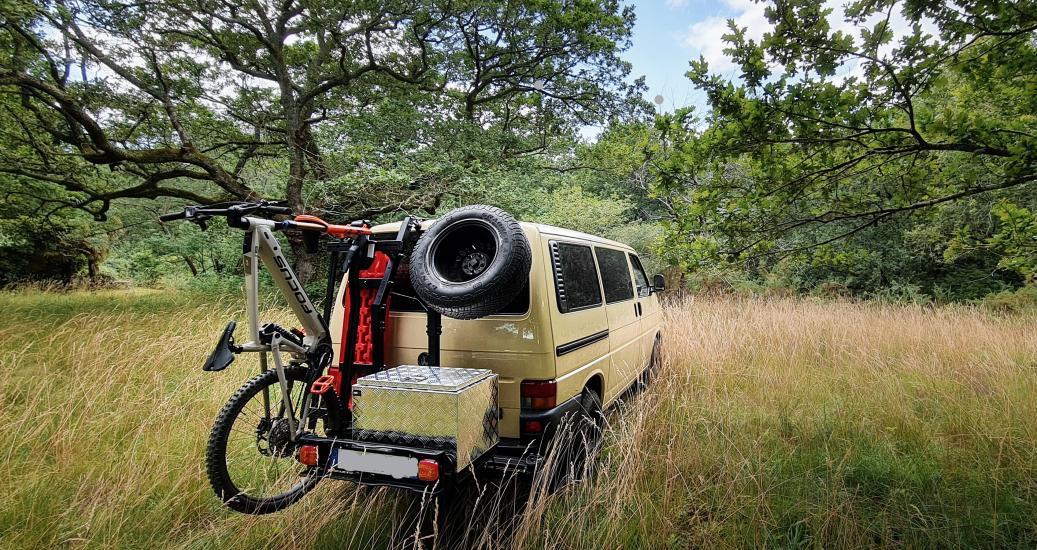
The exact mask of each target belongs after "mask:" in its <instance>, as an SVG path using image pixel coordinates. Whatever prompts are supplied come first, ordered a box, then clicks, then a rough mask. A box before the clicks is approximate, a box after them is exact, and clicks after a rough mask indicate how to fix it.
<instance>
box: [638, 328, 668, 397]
mask: <svg viewBox="0 0 1037 550" xmlns="http://www.w3.org/2000/svg"><path fill="white" fill-rule="evenodd" d="M662 343H663V336H662V334H656V335H655V342H654V343H652V355H651V357H649V359H648V366H646V367H645V370H644V371H643V372H642V373H641V376H640V382H641V387H642V388H646V387H648V385H649V384H651V383H652V380H653V379H654V378H655V377H656V375H657V374H659V367H661V366H662V349H661V348H662Z"/></svg>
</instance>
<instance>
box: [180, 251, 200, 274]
mask: <svg viewBox="0 0 1037 550" xmlns="http://www.w3.org/2000/svg"><path fill="white" fill-rule="evenodd" d="M182 257H183V259H184V263H186V264H187V268H188V269H190V270H191V276H192V277H197V276H198V268H197V267H196V266H195V265H194V261H193V260H191V257H190V256H188V255H187V254H184V255H183V256H182Z"/></svg>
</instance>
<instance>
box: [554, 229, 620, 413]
mask: <svg viewBox="0 0 1037 550" xmlns="http://www.w3.org/2000/svg"><path fill="white" fill-rule="evenodd" d="M544 244H545V246H546V247H547V257H548V258H550V262H548V263H549V264H550V268H551V270H552V280H553V283H554V296H553V300H552V301H553V302H554V307H551V308H550V310H551V332H552V333H553V334H554V341H555V350H554V351H555V371H556V377H557V380H558V396H559V404H561V401H562V399H563V397H562V396H566V397H567V396H570V395H579V393H580V391H582V390H583V385H584V383H585V382H586V381H587V379H588V378H589V377H590V375H591V374H593V373H594V372H595V371H598V370H600V371H601V372H602V374H603V375H604V377H605V379H606V380H605V386H606V387H605V388H603V389H607V385H608V372H607V371H608V352H609V344H608V334H609V326H608V320H607V318H606V317H605V308H604V307H603V303H604V302H603V299H602V296H601V285H600V283H599V279H598V269H597V264H596V263H595V262H594V253H593V252H592V251H591V247H589V246H587V245H584V244H576V243H571V242H565V241H561V240H550V241H546V242H545V243H544ZM603 393H604V394H605V395H603V396H602V398H603V400H604V401H606V402H607V400H608V393H607V392H603Z"/></svg>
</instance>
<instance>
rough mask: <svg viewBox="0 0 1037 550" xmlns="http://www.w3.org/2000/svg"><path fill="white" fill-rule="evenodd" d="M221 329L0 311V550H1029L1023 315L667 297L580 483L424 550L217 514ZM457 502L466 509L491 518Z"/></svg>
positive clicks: (390, 495) (157, 313)
mask: <svg viewBox="0 0 1037 550" xmlns="http://www.w3.org/2000/svg"><path fill="white" fill-rule="evenodd" d="M241 315H242V312H241V311H240V306H239V305H238V302H235V301H215V302H207V301H204V300H200V299H198V298H195V297H191V296H186V295H178V294H175V293H169V292H159V291H99V292H89V293H87V292H82V293H73V294H59V293H48V292H20V293H5V294H2V295H0V373H2V375H3V376H2V378H0V423H2V426H3V428H2V429H0V453H2V454H3V459H2V461H0V477H2V478H3V480H4V484H3V485H4V489H3V490H2V491H0V546H2V547H5V548H27V547H29V548H31V547H51V546H67V547H84V548H105V547H110V548H115V547H118V548H153V547H176V548H217V547H218V548H254V547H274V546H276V547H285V546H291V547H316V548H336V547H386V546H392V547H414V546H421V547H426V548H431V547H436V546H449V545H450V544H455V545H459V546H464V547H486V548H494V547H499V546H514V547H520V548H547V547H549V548H623V547H630V548H744V547H774V548H792V547H795V548H806V547H826V548H834V547H839V548H848V547H942V546H969V547H1027V548H1032V547H1034V546H1035V545H1037V399H1035V397H1037V318H1035V317H1034V316H1033V315H1000V314H994V313H990V312H986V311H983V310H980V309H975V308H969V307H953V308H934V307H920V306H897V305H881V304H872V303H858V302H850V301H831V300H826V301H811V300H806V299H793V298H731V297H713V298H689V299H686V300H683V301H679V302H676V303H672V304H671V305H669V306H668V309H667V328H666V332H665V359H664V362H663V366H662V369H661V372H660V374H659V376H658V377H657V378H656V381H655V382H654V383H653V384H652V385H651V386H650V387H649V388H648V389H647V390H645V391H643V392H641V393H639V394H636V395H633V396H630V397H629V399H627V400H626V401H625V402H624V403H623V404H622V405H621V406H620V407H618V409H617V410H614V411H612V412H611V413H610V414H609V418H608V421H609V429H608V436H607V441H606V446H605V448H604V450H603V452H602V454H601V456H600V457H599V460H598V466H597V472H596V475H595V476H594V478H593V479H592V480H591V481H589V482H586V483H582V484H579V485H576V486H573V487H570V488H568V489H566V490H563V491H560V492H557V493H554V494H544V493H542V492H538V491H534V495H533V497H532V498H531V499H530V503H529V505H528V506H525V507H519V511H518V513H517V515H516V516H514V517H505V516H507V515H508V514H497V515H498V516H499V517H497V518H495V519H494V520H492V521H483V520H482V519H480V520H478V521H476V520H472V522H471V524H470V525H469V526H467V527H466V528H465V529H462V530H461V531H462V532H463V533H464V537H463V538H462V539H459V540H454V541H452V542H451V541H446V542H445V543H443V544H440V543H441V542H442V541H437V539H436V538H435V536H434V535H435V533H431V534H430V533H427V532H425V531H419V530H418V529H417V528H416V527H415V522H409V521H406V520H405V518H408V517H412V516H413V515H414V513H415V510H418V509H421V508H422V507H423V506H426V507H427V505H428V503H427V502H426V501H423V499H421V498H420V497H414V496H411V495H404V494H399V493H397V492H394V491H389V490H384V489H377V490H373V489H364V490H357V489H355V488H354V487H352V486H350V485H348V484H344V483H340V482H326V483H322V484H321V485H320V486H318V488H317V489H316V490H315V491H314V492H313V493H312V494H310V495H309V496H308V497H306V498H305V499H304V500H303V501H302V502H301V503H300V504H298V505H296V506H295V507H293V508H291V509H289V510H287V511H285V512H282V513H279V514H274V515H270V516H263V517H249V516H242V515H237V514H234V513H232V512H229V511H227V510H225V509H224V508H223V507H222V506H221V505H220V504H219V502H217V500H216V498H215V497H214V496H213V495H212V493H211V490H210V489H209V487H208V484H207V482H206V480H205V476H204V469H203V463H202V460H203V454H204V445H205V441H206V438H207V436H208V431H209V428H210V425H211V422H212V419H213V417H214V415H215V414H216V412H217V410H218V408H219V407H220V406H221V405H222V403H223V402H224V401H225V400H226V399H227V397H228V396H229V395H230V394H231V393H232V391H233V389H234V388H236V387H237V386H239V385H240V384H241V383H243V382H244V380H245V379H246V378H247V377H248V376H251V374H252V372H253V369H252V368H251V367H250V366H249V365H247V364H244V363H242V364H239V363H235V364H234V365H232V366H231V367H230V368H229V369H228V370H227V371H224V372H223V373H220V374H218V375H209V374H203V373H202V372H201V370H200V367H199V365H201V363H202V362H203V360H204V358H205V356H206V355H207V354H208V352H209V350H210V347H211V346H212V343H213V341H214V339H215V337H216V335H217V332H218V331H219V330H220V329H221V328H222V326H223V324H224V323H225V322H226V320H227V319H229V318H233V317H237V318H241ZM266 315H267V316H268V317H273V318H284V317H285V314H284V312H282V311H281V310H279V309H277V308H276V307H271V308H269V310H268V311H267V313H266ZM476 492H477V500H476V501H475V502H472V503H470V508H471V509H472V510H476V511H482V510H485V509H487V508H492V509H495V510H505V509H509V507H507V506H503V505H502V504H503V503H504V501H506V500H508V499H509V498H512V497H511V496H509V494H510V493H509V492H508V491H507V490H499V489H498V488H497V487H496V486H495V485H494V484H492V483H485V484H482V485H480V486H479V488H478V490H477V491H476ZM462 512H463V511H462ZM509 513H510V512H509ZM491 515H492V514H491ZM461 516H462V519H461V521H464V520H463V516H464V513H462V514H461ZM505 520H507V521H509V522H510V523H511V525H510V526H509V528H508V529H503V528H501V525H500V523H501V522H503V521H505Z"/></svg>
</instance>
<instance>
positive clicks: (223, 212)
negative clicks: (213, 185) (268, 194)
mask: <svg viewBox="0 0 1037 550" xmlns="http://www.w3.org/2000/svg"><path fill="white" fill-rule="evenodd" d="M248 215H267V216H277V215H286V216H290V215H292V209H291V208H288V207H286V206H279V205H277V204H273V203H270V202H267V201H260V202H231V203H219V204H213V205H209V206H185V207H184V209H183V210H182V211H180V212H171V213H169V214H163V215H161V216H159V217H158V219H159V220H160V221H163V222H171V221H175V220H188V221H192V222H195V223H197V224H198V225H200V226H202V228H203V229H204V228H205V221H206V220H208V219H209V218H213V217H217V216H223V217H226V218H227V221H228V223H229V224H230V225H231V226H232V227H237V226H239V225H241V218H242V217H243V216H248Z"/></svg>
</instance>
